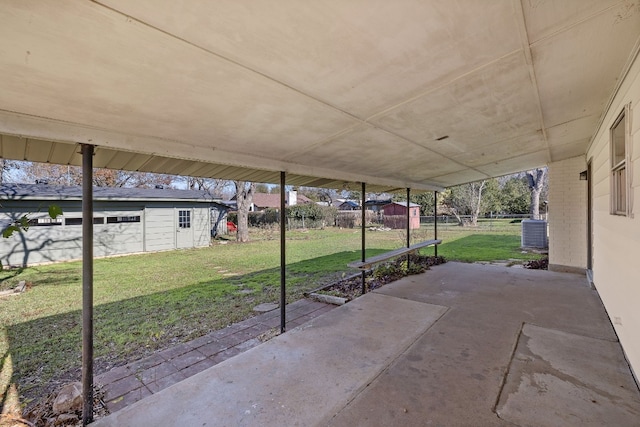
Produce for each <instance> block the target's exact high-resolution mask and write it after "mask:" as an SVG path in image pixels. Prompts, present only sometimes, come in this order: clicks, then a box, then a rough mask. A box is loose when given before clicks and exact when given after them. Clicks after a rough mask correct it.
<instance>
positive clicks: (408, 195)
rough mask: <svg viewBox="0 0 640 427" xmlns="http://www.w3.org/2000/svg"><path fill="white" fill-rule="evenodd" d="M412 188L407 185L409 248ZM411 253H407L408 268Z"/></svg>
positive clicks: (408, 244) (409, 239)
mask: <svg viewBox="0 0 640 427" xmlns="http://www.w3.org/2000/svg"><path fill="white" fill-rule="evenodd" d="M410 199H411V189H410V188H409V187H407V248H408V247H409V246H411V202H410V201H409V200H410ZM410 257H411V254H407V270H408V269H409V262H410Z"/></svg>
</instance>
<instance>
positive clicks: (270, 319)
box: [94, 299, 335, 412]
mask: <svg viewBox="0 0 640 427" xmlns="http://www.w3.org/2000/svg"><path fill="white" fill-rule="evenodd" d="M333 308H335V306H333V305H330V304H324V303H321V302H318V301H312V300H309V299H301V300H298V301H296V302H294V303H291V304H289V305H287V309H286V310H287V311H286V312H287V317H286V318H287V328H288V329H291V328H294V327H296V326H300V325H302V324H304V323H306V322H308V321H309V320H311V319H313V318H315V317H318V316H320V315H321V314H324V313H326V312H327V311H330V310H332V309H333ZM279 326H280V310H279V309H275V310H272V311H268V312H266V313H263V314H260V315H258V316H254V317H251V318H249V319H246V320H243V321H242V322H238V323H234V324H233V325H230V326H228V327H226V328H224V329H220V330H218V331H215V332H212V333H210V334H208V335H205V336H203V337H200V338H197V339H195V340H193V341H189V342H186V343H182V344H179V345H177V346H175V347H171V348H168V349H166V350H163V351H160V352H158V353H155V354H153V355H151V356H149V357H147V358H145V359H142V360H138V361H136V362H132V363H130V364H128V365H125V366H120V367H117V368H113V369H111V370H110V371H108V372H105V373H103V374H100V375H97V376H96V377H95V378H94V383H95V384H97V385H100V386H102V387H103V390H104V392H105V403H106V405H107V408H108V409H109V412H115V411H117V410H119V409H122V408H124V407H125V406H128V405H131V404H132V403H134V402H137V401H138V400H140V399H142V398H144V397H147V396H149V395H151V394H153V393H157V392H158V391H160V390H162V389H164V388H167V387H169V386H170V385H173V384H175V383H177V382H179V381H182V380H184V379H186V378H188V377H190V376H192V375H195V374H197V373H199V372H201V371H204V370H205V369H207V368H210V367H211V366H213V365H216V364H218V363H220V362H222V361H223V360H226V359H228V358H230V357H233V356H235V355H236V354H240V353H242V352H244V351H246V350H249V349H250V348H252V347H255V346H257V345H259V344H261V341H260V340H259V339H258V337H259V336H260V335H262V334H263V333H265V332H267V331H269V330H271V329H273V328H277V327H279Z"/></svg>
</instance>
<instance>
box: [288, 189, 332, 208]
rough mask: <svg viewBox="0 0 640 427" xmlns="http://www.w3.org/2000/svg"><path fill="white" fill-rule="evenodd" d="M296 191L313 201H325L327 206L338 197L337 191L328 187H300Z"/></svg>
mask: <svg viewBox="0 0 640 427" xmlns="http://www.w3.org/2000/svg"><path fill="white" fill-rule="evenodd" d="M298 193H299V194H302V195H304V196H306V197H308V198H309V199H311V200H313V201H314V202H325V203H326V204H327V206H331V205H332V204H333V201H334V200H335V199H336V198H337V197H338V192H337V191H336V190H333V189H330V188H316V187H300V188H298Z"/></svg>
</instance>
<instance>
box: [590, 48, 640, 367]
mask: <svg viewBox="0 0 640 427" xmlns="http://www.w3.org/2000/svg"><path fill="white" fill-rule="evenodd" d="M628 103H631V109H632V111H631V126H632V128H631V134H632V149H631V153H630V154H631V156H630V157H631V163H630V164H627V168H631V169H630V171H631V175H632V177H633V178H632V183H631V185H632V190H631V193H632V194H631V196H632V199H631V200H632V208H631V212H632V214H631V216H616V215H611V214H610V213H609V212H610V196H611V187H610V178H609V173H610V164H611V161H610V154H609V128H610V127H611V125H612V124H613V122H614V120H615V119H616V117H617V116H618V114H620V112H621V111H622V109H623V107H624V105H626V104H628ZM587 158H588V159H592V162H593V163H592V164H593V224H594V230H593V236H594V264H593V274H594V277H593V278H594V283H595V285H596V287H597V289H598V292H599V293H600V296H601V297H602V300H603V302H604V304H605V307H606V308H607V312H608V313H609V316H610V317H611V321H612V323H613V326H614V327H615V329H616V332H617V333H618V336H619V337H620V342H621V343H622V347H623V348H624V350H625V353H626V355H627V357H628V359H629V361H630V363H631V366H632V369H633V370H634V372H635V373H636V377H637V375H638V374H640V339H638V336H640V309H639V308H640V217H639V216H638V214H639V209H640V206H639V203H640V175H639V171H640V60H638V58H637V57H636V61H635V64H634V65H633V66H632V68H631V70H630V72H629V74H628V75H627V77H626V78H625V79H624V81H623V83H622V85H621V88H620V90H619V91H618V93H617V95H616V97H615V98H614V100H613V103H612V105H611V107H610V108H609V110H608V111H607V113H606V115H605V117H604V122H603V124H602V126H601V128H600V129H599V130H598V133H597V134H596V137H595V139H594V142H593V144H592V146H591V147H590V148H589V151H588V153H587Z"/></svg>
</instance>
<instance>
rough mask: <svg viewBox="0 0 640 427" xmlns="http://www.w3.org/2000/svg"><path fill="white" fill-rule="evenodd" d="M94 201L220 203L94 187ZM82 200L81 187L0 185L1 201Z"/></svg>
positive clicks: (206, 196)
mask: <svg viewBox="0 0 640 427" xmlns="http://www.w3.org/2000/svg"><path fill="white" fill-rule="evenodd" d="M93 198H94V200H109V201H124V200H127V201H132V200H154V201H161V200H164V201H169V200H173V201H175V200H180V201H193V202H208V203H217V204H222V201H221V200H220V199H217V198H214V197H213V196H212V195H211V194H210V193H208V192H206V191H198V190H176V189H173V188H164V189H157V188H122V187H93ZM11 199H13V200H17V199H20V200H81V199H82V187H75V186H74V187H69V186H59V185H48V184H3V185H0V200H11Z"/></svg>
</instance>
